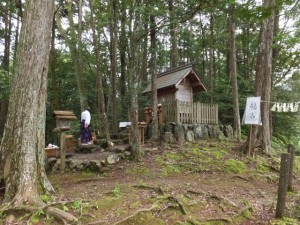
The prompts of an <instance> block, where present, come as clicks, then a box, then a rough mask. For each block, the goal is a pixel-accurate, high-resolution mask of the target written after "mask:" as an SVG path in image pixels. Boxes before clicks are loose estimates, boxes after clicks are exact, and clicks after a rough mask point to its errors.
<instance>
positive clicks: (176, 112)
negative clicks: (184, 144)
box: [175, 100, 180, 123]
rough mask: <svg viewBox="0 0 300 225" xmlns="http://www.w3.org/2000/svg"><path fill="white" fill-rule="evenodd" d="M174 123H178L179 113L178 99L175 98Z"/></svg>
mask: <svg viewBox="0 0 300 225" xmlns="http://www.w3.org/2000/svg"><path fill="white" fill-rule="evenodd" d="M175 109H176V110H175V123H179V122H180V115H179V112H180V110H179V101H178V100H176V101H175Z"/></svg>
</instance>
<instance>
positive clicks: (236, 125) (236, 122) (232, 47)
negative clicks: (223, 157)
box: [229, 3, 241, 141]
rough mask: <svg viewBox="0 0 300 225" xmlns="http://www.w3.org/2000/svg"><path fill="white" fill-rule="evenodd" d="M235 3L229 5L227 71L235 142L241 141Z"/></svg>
mask: <svg viewBox="0 0 300 225" xmlns="http://www.w3.org/2000/svg"><path fill="white" fill-rule="evenodd" d="M234 4H235V3H232V4H230V5H229V34H230V38H229V51H230V52H229V55H230V57H229V71H230V77H231V88H232V106H233V136H234V138H235V139H236V140H237V141H240V140H241V122H240V111H239V94H238V85H237V69H236V38H235V5H234Z"/></svg>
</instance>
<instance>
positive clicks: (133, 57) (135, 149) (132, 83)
mask: <svg viewBox="0 0 300 225" xmlns="http://www.w3.org/2000/svg"><path fill="white" fill-rule="evenodd" d="M139 6H140V0H136V1H134V4H133V6H132V9H131V10H132V19H133V21H132V24H133V28H132V30H131V32H130V33H131V35H130V37H129V40H130V44H129V55H130V57H129V74H130V76H129V87H130V93H131V95H130V96H131V98H130V99H131V105H130V121H131V134H132V153H133V157H134V159H135V160H140V159H141V157H142V156H143V155H144V152H143V149H142V148H141V140H140V135H139V129H138V93H137V90H138V80H139V76H138V72H137V69H138V68H137V55H138V52H137V51H138V50H139V48H138V40H139V39H138V29H140V27H139V26H140V24H139V22H140V18H139V13H138V8H139Z"/></svg>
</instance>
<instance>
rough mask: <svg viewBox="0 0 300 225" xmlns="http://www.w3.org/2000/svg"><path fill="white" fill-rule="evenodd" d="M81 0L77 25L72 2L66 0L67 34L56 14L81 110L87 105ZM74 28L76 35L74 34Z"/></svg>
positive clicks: (58, 15)
mask: <svg viewBox="0 0 300 225" xmlns="http://www.w3.org/2000/svg"><path fill="white" fill-rule="evenodd" d="M80 3H81V1H79V11H80V12H79V18H78V26H76V25H75V24H74V14H73V2H72V1H71V0H66V7H67V9H68V10H67V12H68V14H67V18H68V21H69V25H70V26H69V30H68V31H69V34H70V36H68V35H67V32H66V30H64V28H63V27H62V24H61V18H60V14H59V13H57V14H56V25H57V28H58V30H59V33H60V34H61V35H62V37H63V38H64V40H65V41H66V44H67V45H68V47H69V48H70V54H71V58H72V61H73V63H74V71H75V78H76V82H77V87H78V92H79V100H80V108H81V111H83V110H84V109H85V108H86V107H87V105H88V102H87V86H86V79H85V77H84V74H83V59H82V53H83V47H82V40H81V39H82V37H81V33H82V31H81V29H82V27H81V26H82V25H81V22H82V21H81V20H82V18H81V17H82V15H81V10H82V9H80V8H81V4H80ZM76 28H77V29H78V30H77V33H78V35H77V34H76Z"/></svg>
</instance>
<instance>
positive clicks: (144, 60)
mask: <svg viewBox="0 0 300 225" xmlns="http://www.w3.org/2000/svg"><path fill="white" fill-rule="evenodd" d="M144 29H145V30H148V24H147V21H146V22H145V24H144ZM142 46H143V52H142V65H141V67H142V68H141V81H142V85H145V84H147V83H148V73H147V68H148V35H145V37H144V38H143V43H142Z"/></svg>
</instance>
